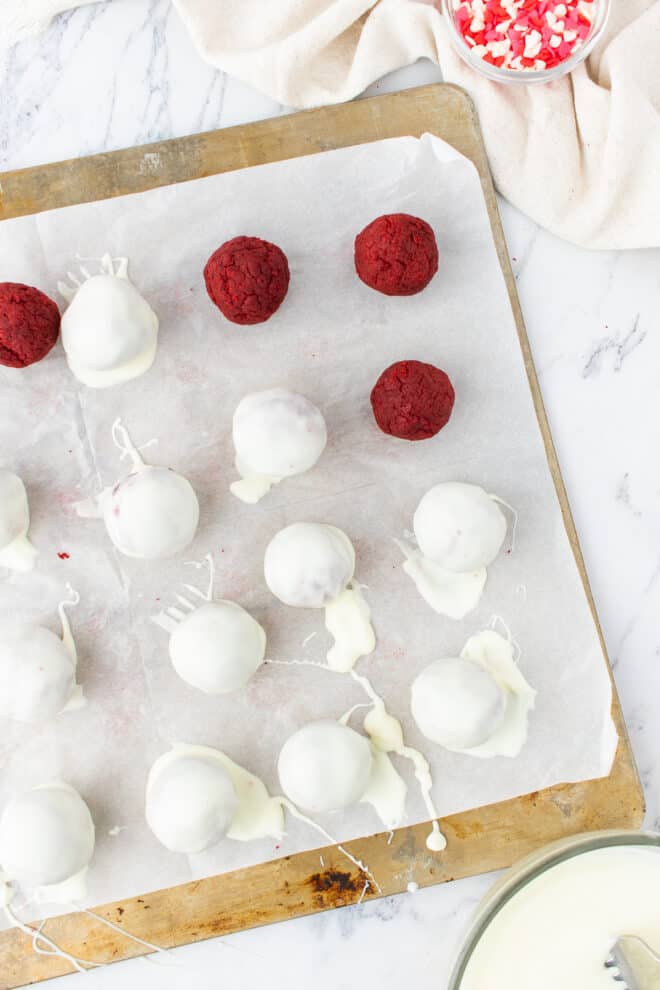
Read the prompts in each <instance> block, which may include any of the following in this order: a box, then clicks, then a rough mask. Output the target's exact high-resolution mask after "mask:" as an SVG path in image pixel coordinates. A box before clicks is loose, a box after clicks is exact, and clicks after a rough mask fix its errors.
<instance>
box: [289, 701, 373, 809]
mask: <svg viewBox="0 0 660 990" xmlns="http://www.w3.org/2000/svg"><path fill="white" fill-rule="evenodd" d="M372 763H373V756H372V752H371V746H370V744H369V741H368V739H367V738H366V737H365V736H361V735H360V734H359V733H358V732H355V730H354V729H351V728H349V727H348V726H347V725H341V724H340V723H339V722H333V721H329V720H328V721H319V722H310V723H309V725H305V726H303V728H302V729H298V731H297V732H294V734H293V735H292V736H290V737H289V738H288V739H287V741H286V742H285V743H284V746H283V747H282V750H281V752H280V757H279V761H278V764H277V770H278V773H279V777H280V784H281V785H282V790H283V791H284V793H285V794H286V796H287V797H288V798H289V800H291V801H293V803H294V804H296V805H298V807H300V808H302V809H303V810H305V811H309V812H317V813H318V812H325V811H339V810H341V809H342V808H348V807H349V806H350V805H352V804H355V803H356V802H357V801H359V800H360V798H361V797H362V796H363V795H364V793H365V791H366V789H367V786H368V784H369V778H370V775H371V769H372Z"/></svg>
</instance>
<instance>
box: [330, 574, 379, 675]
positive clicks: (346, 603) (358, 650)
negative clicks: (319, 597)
mask: <svg viewBox="0 0 660 990" xmlns="http://www.w3.org/2000/svg"><path fill="white" fill-rule="evenodd" d="M325 627H326V629H327V630H328V632H329V633H330V635H331V636H332V637H333V639H334V644H333V646H331V647H330V649H329V650H328V652H327V655H326V658H327V661H328V667H330V669H331V670H336V671H337V672H338V673H346V672H347V671H349V670H351V669H352V668H353V666H354V665H355V663H356V662H357V661H358V660H359V658H360V657H364V656H367V655H368V654H369V653H373V651H374V650H375V649H376V635H375V633H374V630H373V626H372V625H371V610H370V608H369V606H368V604H367V602H366V600H365V598H364V595H363V594H362V591H361V590H360V588H359V586H358V585H356V584H355V583H354V582H351V584H350V585H349V586H348V587H347V588H345V589H344V591H342V593H341V594H340V595H339V597H338V598H335V599H334V601H332V602H329V603H328V604H327V605H326V606H325Z"/></svg>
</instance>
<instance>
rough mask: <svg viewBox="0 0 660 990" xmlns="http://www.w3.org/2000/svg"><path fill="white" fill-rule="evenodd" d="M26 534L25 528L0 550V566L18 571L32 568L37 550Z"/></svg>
mask: <svg viewBox="0 0 660 990" xmlns="http://www.w3.org/2000/svg"><path fill="white" fill-rule="evenodd" d="M26 534H27V530H26V531H25V533H21V534H20V536H17V537H16V539H15V540H12V542H11V543H8V544H7V546H6V547H3V548H2V550H0V567H8V568H9V570H10V571H19V572H20V571H31V570H32V568H33V567H34V561H35V558H36V557H37V554H38V552H39V551H38V550H37V549H36V548H35V547H34V546H33V545H32V544H31V543H30V541H29V540H28V538H27V535H26Z"/></svg>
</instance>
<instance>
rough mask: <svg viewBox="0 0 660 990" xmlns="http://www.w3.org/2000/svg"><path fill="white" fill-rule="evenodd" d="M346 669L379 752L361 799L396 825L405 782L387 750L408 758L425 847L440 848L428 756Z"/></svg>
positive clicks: (294, 663) (363, 680)
mask: <svg viewBox="0 0 660 990" xmlns="http://www.w3.org/2000/svg"><path fill="white" fill-rule="evenodd" d="M266 663H272V664H276V665H281V666H285V667H298V666H300V667H318V668H319V669H320V670H329V671H330V672H331V673H342V672H341V671H336V670H333V668H332V667H329V666H327V665H325V664H321V663H317V662H315V661H313V660H273V659H268V660H266ZM347 673H349V674H350V676H351V677H352V678H353V680H354V681H355V682H356V683H357V684H359V685H360V687H361V688H362V689H363V690H364V692H365V693H366V695H367V697H368V698H369V707H370V709H371V710H370V711H369V713H368V714H367V716H366V717H365V719H364V723H363V726H364V730H365V732H366V733H367V735H368V736H369V738H370V740H371V744H372V748H373V750H374V751H376V752H377V753H379V754H380V759H377V760H376V761H375V764H376V765H375V766H374V767H373V768H372V775H371V778H370V781H369V785H368V787H367V790H366V792H365V794H364V795H363V797H362V800H363V801H365V802H367V803H369V804H371V805H372V807H373V808H374V810H375V811H376V813H377V814H378V815H379V817H380V818H381V820H382V821H383V823H384V824H385V826H386V827H387V828H388V829H392V828H395V827H398V826H399V825H400V824H401V820H402V818H403V814H404V811H405V784H404V782H403V781H402V780H401V778H400V777H399V775H398V774H397V772H396V770H395V769H394V767H393V766H392V765H391V762H390V760H389V755H388V754H389V753H396V754H397V755H398V756H402V757H404V758H405V759H408V760H410V761H411V762H412V764H413V768H414V772H415V777H416V779H417V782H418V784H419V787H420V791H421V794H422V800H423V801H424V804H425V806H426V809H427V811H428V815H429V818H430V819H432V820H433V824H432V830H431V832H430V834H429V836H428V837H427V840H426V845H427V848H428V849H430V850H432V851H434V852H439V851H442V850H443V849H444V848H445V847H446V845H447V842H446V839H445V837H444V836H443V834H442V832H441V831H440V826H439V824H438V821H437V817H438V814H437V811H436V809H435V805H434V803H433V800H432V797H431V792H432V789H433V778H432V775H431V768H430V766H429V763H428V760H427V759H426V758H425V756H424V755H423V753H420V752H419V750H417V749H414V748H413V747H412V746H407V745H406V744H405V740H404V737H403V728H402V726H401V723H400V722H399V721H398V719H396V718H395V717H394V716H393V715H390V713H389V712H388V711H387V709H386V707H385V702H384V700H383V698H382V697H381V696H380V695H379V694H378V693H377V692H376V691H375V689H374V687H373V685H372V684H371V682H370V680H369V679H368V678H367V677H365V676H364V675H363V674H358V673H357V672H356V671H355V670H349V671H348V672H347ZM361 707H363V706H362V705H354V706H353V707H352V708H351V709H349V711H348V712H346V713H345V714H344V715H343V716H342V717H341V719H339V721H340V722H341V724H343V725H345V724H346V723H347V722H348V719H349V718H350V717H351V715H352V714H353V712H355V711H356V710H357V709H358V708H361ZM383 758H384V759H383ZM385 760H386V761H387V763H389V764H390V768H391V772H390V770H389V769H387V768H386V766H385ZM402 787H403V790H402V789H401V788H402Z"/></svg>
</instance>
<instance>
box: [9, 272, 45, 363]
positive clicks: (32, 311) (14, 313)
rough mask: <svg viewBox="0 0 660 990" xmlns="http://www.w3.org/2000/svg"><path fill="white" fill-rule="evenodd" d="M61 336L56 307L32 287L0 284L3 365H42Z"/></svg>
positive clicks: (13, 283)
mask: <svg viewBox="0 0 660 990" xmlns="http://www.w3.org/2000/svg"><path fill="white" fill-rule="evenodd" d="M59 332H60V311H59V309H58V308H57V303H55V302H53V300H52V299H50V298H49V297H48V296H47V295H45V293H43V292H41V291H40V290H39V289H35V288H33V287H32V286H31V285H22V284H21V283H20V282H0V364H4V365H6V366H7V367H8V368H26V367H27V366H28V365H29V364H34V363H35V362H36V361H41V359H42V358H43V357H45V356H46V354H48V352H49V350H50V349H51V347H52V346H53V344H54V343H55V341H56V340H57V337H58V335H59Z"/></svg>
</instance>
